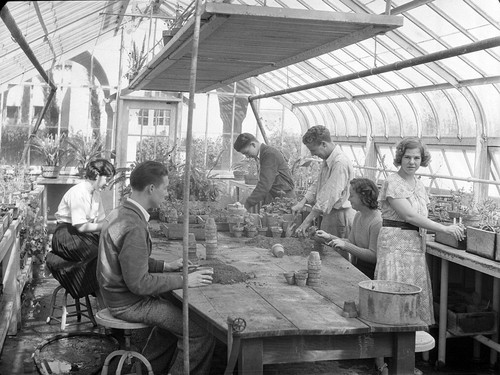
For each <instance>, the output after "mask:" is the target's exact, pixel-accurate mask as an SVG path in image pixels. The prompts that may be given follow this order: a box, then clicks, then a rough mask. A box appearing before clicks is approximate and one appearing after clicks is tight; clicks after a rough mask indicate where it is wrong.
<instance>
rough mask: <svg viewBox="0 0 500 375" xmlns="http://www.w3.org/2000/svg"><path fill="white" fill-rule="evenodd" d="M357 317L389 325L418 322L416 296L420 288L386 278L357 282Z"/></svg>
mask: <svg viewBox="0 0 500 375" xmlns="http://www.w3.org/2000/svg"><path fill="white" fill-rule="evenodd" d="M358 285H359V317H360V318H362V319H365V320H368V321H370V322H374V323H380V324H390V325H406V324H418V323H420V318H419V317H418V314H417V304H418V296H419V293H420V292H421V291H422V288H420V287H418V286H416V285H412V284H406V283H399V282H396V281H386V280H367V281H361V282H360V283H359V284H358Z"/></svg>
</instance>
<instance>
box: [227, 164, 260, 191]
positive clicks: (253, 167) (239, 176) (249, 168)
mask: <svg viewBox="0 0 500 375" xmlns="http://www.w3.org/2000/svg"><path fill="white" fill-rule="evenodd" d="M231 169H232V170H233V175H234V178H235V179H236V180H244V181H245V184H247V185H256V184H257V182H258V181H259V166H258V164H257V160H256V159H254V158H243V159H241V160H240V161H237V162H236V163H234V164H233V166H232V167H231Z"/></svg>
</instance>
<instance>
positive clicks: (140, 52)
mask: <svg viewBox="0 0 500 375" xmlns="http://www.w3.org/2000/svg"><path fill="white" fill-rule="evenodd" d="M145 48H146V36H144V39H143V40H142V47H141V48H140V49H139V46H138V45H137V44H136V43H135V42H132V50H131V51H130V52H129V54H128V71H127V73H126V74H125V77H126V78H127V79H128V80H129V82H132V81H133V80H134V78H135V77H137V75H138V74H139V72H140V71H141V69H142V68H143V67H144V64H145V63H146V60H147V58H148V53H147V51H146V50H145Z"/></svg>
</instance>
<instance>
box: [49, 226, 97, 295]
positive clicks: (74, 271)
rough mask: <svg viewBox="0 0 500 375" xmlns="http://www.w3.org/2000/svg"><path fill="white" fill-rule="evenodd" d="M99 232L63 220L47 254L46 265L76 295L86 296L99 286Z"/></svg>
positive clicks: (65, 287)
mask: <svg viewBox="0 0 500 375" xmlns="http://www.w3.org/2000/svg"><path fill="white" fill-rule="evenodd" d="M98 247H99V235H98V234H96V233H80V232H78V230H77V229H76V228H75V227H74V226H73V225H71V224H69V223H60V224H58V225H57V228H56V230H55V232H54V235H53V237H52V251H50V252H49V253H47V257H46V264H47V268H48V269H49V270H50V272H52V275H53V276H54V278H55V279H56V280H57V281H59V283H60V284H61V285H62V286H63V287H64V289H66V290H67V291H68V292H69V293H70V294H71V296H72V297H73V298H81V297H85V296H86V295H88V294H92V293H94V292H95V291H97V290H98V289H99V284H98V283H97V276H96V267H97V253H98Z"/></svg>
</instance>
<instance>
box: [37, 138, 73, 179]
mask: <svg viewBox="0 0 500 375" xmlns="http://www.w3.org/2000/svg"><path fill="white" fill-rule="evenodd" d="M66 141H67V139H66V136H65V135H64V134H63V135H61V136H59V135H52V134H47V135H46V136H44V137H41V136H38V135H35V136H34V137H33V138H32V141H31V145H32V146H33V148H34V150H35V151H36V152H38V153H39V154H41V155H42V156H43V157H44V159H45V165H42V176H43V177H46V178H57V177H58V176H59V172H60V170H61V162H62V158H63V157H64V155H66V153H67V152H68V149H67V142H66Z"/></svg>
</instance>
